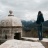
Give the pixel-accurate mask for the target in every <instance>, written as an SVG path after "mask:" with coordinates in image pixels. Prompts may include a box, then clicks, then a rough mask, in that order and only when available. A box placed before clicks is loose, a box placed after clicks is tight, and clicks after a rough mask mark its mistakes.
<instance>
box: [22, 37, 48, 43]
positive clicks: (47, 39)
mask: <svg viewBox="0 0 48 48" xmlns="http://www.w3.org/2000/svg"><path fill="white" fill-rule="evenodd" d="M22 38H23V39H25V40H32V41H39V38H29V37H22ZM41 41H42V42H48V38H43V40H41Z"/></svg>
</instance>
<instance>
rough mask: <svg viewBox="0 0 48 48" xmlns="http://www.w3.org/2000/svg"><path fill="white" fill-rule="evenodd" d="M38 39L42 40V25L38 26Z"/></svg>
mask: <svg viewBox="0 0 48 48" xmlns="http://www.w3.org/2000/svg"><path fill="white" fill-rule="evenodd" d="M38 37H39V40H42V39H43V32H42V25H40V26H38Z"/></svg>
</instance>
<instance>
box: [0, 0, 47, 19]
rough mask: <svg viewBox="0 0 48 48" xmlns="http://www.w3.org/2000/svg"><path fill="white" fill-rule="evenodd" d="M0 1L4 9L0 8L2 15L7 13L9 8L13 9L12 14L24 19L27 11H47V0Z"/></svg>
mask: <svg viewBox="0 0 48 48" xmlns="http://www.w3.org/2000/svg"><path fill="white" fill-rule="evenodd" d="M0 3H1V6H2V7H3V9H4V10H3V9H0V10H2V11H3V12H4V13H3V12H1V11H0V13H1V14H3V15H4V16H6V15H7V14H8V11H9V10H13V11H14V15H15V16H17V17H20V18H22V19H25V14H26V13H27V12H31V13H32V12H34V13H35V12H36V13H37V12H38V11H39V10H41V11H46V10H47V11H48V0H41V2H40V3H37V2H36V1H35V0H0ZM35 16H36V15H35Z"/></svg>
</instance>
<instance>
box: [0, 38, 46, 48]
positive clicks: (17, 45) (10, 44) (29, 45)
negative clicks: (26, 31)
mask: <svg viewBox="0 0 48 48" xmlns="http://www.w3.org/2000/svg"><path fill="white" fill-rule="evenodd" d="M0 48H45V47H44V46H43V45H42V43H40V42H30V41H23V40H14V39H13V40H8V41H6V42H5V43H3V44H1V45H0Z"/></svg>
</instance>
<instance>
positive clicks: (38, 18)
mask: <svg viewBox="0 0 48 48" xmlns="http://www.w3.org/2000/svg"><path fill="white" fill-rule="evenodd" d="M42 22H44V18H43V14H40V15H38V17H37V21H36V23H37V24H41V23H42Z"/></svg>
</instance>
